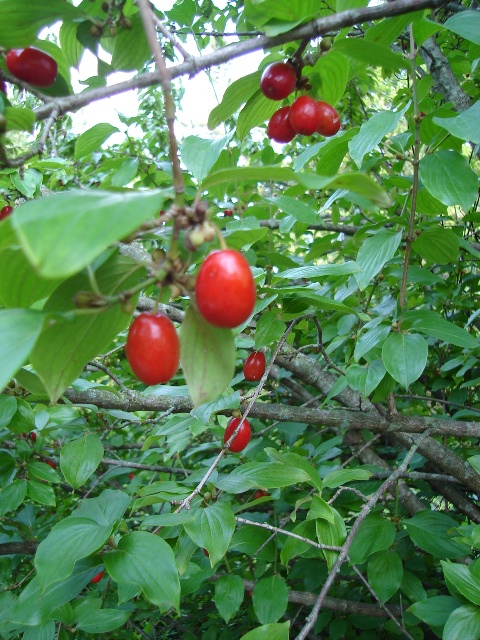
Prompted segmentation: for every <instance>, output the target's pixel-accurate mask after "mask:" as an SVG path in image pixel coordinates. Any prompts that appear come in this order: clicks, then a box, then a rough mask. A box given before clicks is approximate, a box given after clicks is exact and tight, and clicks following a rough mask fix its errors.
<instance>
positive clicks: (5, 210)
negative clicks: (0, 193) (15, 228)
mask: <svg viewBox="0 0 480 640" xmlns="http://www.w3.org/2000/svg"><path fill="white" fill-rule="evenodd" d="M12 213H13V207H12V206H11V205H9V204H6V205H5V206H4V207H2V209H0V220H5V218H8V216H10V215H11V214H12Z"/></svg>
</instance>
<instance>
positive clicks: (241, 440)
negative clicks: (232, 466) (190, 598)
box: [223, 418, 252, 453]
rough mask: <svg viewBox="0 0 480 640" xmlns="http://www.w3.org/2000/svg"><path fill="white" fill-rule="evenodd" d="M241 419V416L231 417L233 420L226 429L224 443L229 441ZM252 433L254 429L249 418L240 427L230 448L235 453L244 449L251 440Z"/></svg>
mask: <svg viewBox="0 0 480 640" xmlns="http://www.w3.org/2000/svg"><path fill="white" fill-rule="evenodd" d="M240 420H241V418H231V420H229V422H228V424H227V428H226V429H225V434H224V436H223V444H225V443H226V442H227V440H228V439H229V438H230V436H231V435H232V433H233V432H234V431H235V429H236V428H237V427H238V425H239V423H240ZM251 435H252V430H251V428H250V423H249V421H248V420H244V421H243V424H242V426H241V427H240V431H239V432H238V433H237V435H236V436H235V438H234V439H233V440H232V442H231V444H230V446H229V447H228V448H229V450H230V451H233V452H234V453H238V452H239V451H243V450H244V449H245V447H246V446H247V444H248V443H249V442H250V436H251Z"/></svg>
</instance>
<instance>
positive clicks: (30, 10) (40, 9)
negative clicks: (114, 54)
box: [0, 0, 83, 49]
mask: <svg viewBox="0 0 480 640" xmlns="http://www.w3.org/2000/svg"><path fill="white" fill-rule="evenodd" d="M0 4H1V14H2V20H1V21H0V42H1V44H2V47H5V49H13V48H21V47H27V46H28V45H30V44H32V43H33V41H34V40H35V38H36V36H37V34H38V33H39V32H40V30H41V29H42V28H43V27H47V26H49V25H52V24H54V23H55V22H58V21H59V20H62V19H65V20H70V19H75V18H78V17H79V16H82V15H83V12H82V11H81V10H79V9H77V8H75V7H74V6H73V5H71V4H68V3H66V2H64V0H48V2H35V3H34V4H32V3H31V2H30V0H2V2H1V3H0Z"/></svg>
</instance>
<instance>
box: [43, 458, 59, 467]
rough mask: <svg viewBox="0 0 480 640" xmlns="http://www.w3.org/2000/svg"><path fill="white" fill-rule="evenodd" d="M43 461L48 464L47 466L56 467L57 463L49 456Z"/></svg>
mask: <svg viewBox="0 0 480 640" xmlns="http://www.w3.org/2000/svg"><path fill="white" fill-rule="evenodd" d="M45 462H46V464H48V466H49V467H52V469H56V468H57V463H56V462H55V460H51V459H50V458H47V459H46V460H45Z"/></svg>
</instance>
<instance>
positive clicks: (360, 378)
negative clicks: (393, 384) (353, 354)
mask: <svg viewBox="0 0 480 640" xmlns="http://www.w3.org/2000/svg"><path fill="white" fill-rule="evenodd" d="M385 373H386V370H385V366H384V364H383V362H382V361H381V360H374V361H373V362H370V363H369V364H368V365H365V366H362V365H358V364H352V365H350V366H349V367H348V369H347V382H348V385H349V387H350V388H351V389H354V390H355V391H360V393H361V394H362V395H363V396H364V397H365V398H368V396H369V395H370V394H371V393H372V391H374V390H375V389H376V388H377V387H378V385H379V384H380V382H381V381H382V380H383V378H384V376H385Z"/></svg>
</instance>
